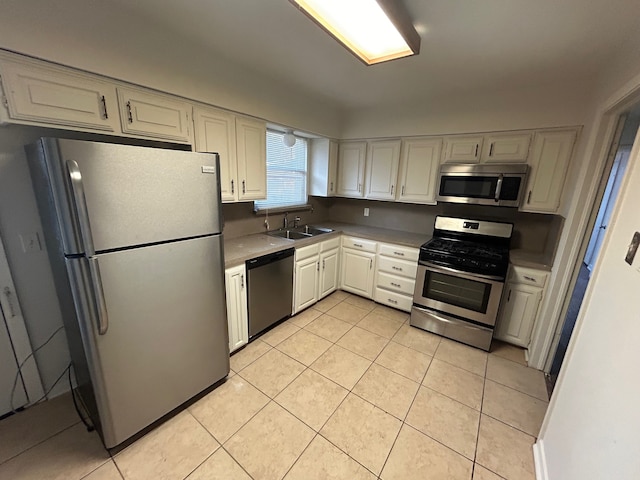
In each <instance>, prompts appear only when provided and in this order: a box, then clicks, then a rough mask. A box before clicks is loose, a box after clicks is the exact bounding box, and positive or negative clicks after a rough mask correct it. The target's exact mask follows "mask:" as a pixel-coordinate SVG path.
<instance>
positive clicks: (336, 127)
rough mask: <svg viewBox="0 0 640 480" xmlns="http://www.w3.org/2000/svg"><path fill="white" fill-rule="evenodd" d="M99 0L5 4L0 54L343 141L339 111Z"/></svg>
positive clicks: (11, 1) (20, 0) (34, 0)
mask: <svg viewBox="0 0 640 480" xmlns="http://www.w3.org/2000/svg"><path fill="white" fill-rule="evenodd" d="M119 7H120V6H117V7H116V6H114V5H113V4H112V3H110V2H105V1H100V0H65V1H64V2H51V1H49V0H29V1H23V0H3V2H2V14H1V15H0V48H5V49H9V50H13V51H16V52H18V53H24V54H28V55H32V56H36V57H39V58H43V59H45V60H50V61H54V62H58V63H61V64H63V65H68V66H72V67H76V68H80V69H84V70H87V71H90V72H94V73H99V74H102V75H106V76H110V77H113V78H117V79H121V80H125V81H128V82H132V83H136V84H139V85H143V86H147V87H151V88H156V89H158V90H161V91H165V92H170V93H174V94H177V95H182V96H185V97H187V98H191V99H195V100H200V101H203V102H206V103H210V104H212V105H217V106H220V107H224V108H228V109H230V110H234V111H237V112H242V113H246V114H249V115H253V116H256V117H260V118H264V119H265V120H268V121H271V122H274V123H279V124H282V125H285V126H291V127H295V128H297V129H300V130H304V131H308V132H312V133H318V134H322V135H326V136H329V137H338V136H339V133H340V122H341V111H340V109H339V108H338V106H336V105H335V103H332V102H330V101H328V99H326V98H320V97H317V96H316V97H314V96H311V95H309V94H307V93H305V92H301V91H300V90H299V89H296V88H295V87H293V86H291V85H287V84H284V83H283V82H282V81H275V80H273V79H271V78H268V77H265V75H263V74H261V73H260V72H256V71H252V70H248V69H246V68H243V67H240V66H238V65H236V64H234V63H233V62H232V61H231V60H226V59H222V58H221V57H219V56H212V55H211V53H210V52H208V51H206V50H205V49H204V48H202V46H200V45H198V44H196V43H194V42H193V41H191V40H189V39H186V38H184V37H180V36H176V34H175V33H174V32H172V31H171V30H170V29H168V28H167V26H163V25H158V24H156V23H154V22H153V20H151V19H144V20H141V19H140V17H139V14H136V13H133V12H128V11H126V10H124V9H122V8H119Z"/></svg>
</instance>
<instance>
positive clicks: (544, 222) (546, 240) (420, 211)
mask: <svg viewBox="0 0 640 480" xmlns="http://www.w3.org/2000/svg"><path fill="white" fill-rule="evenodd" d="M309 204H311V205H312V206H313V210H311V211H310V210H306V211H304V210H303V211H293V212H290V213H289V220H290V221H292V220H293V218H294V217H295V216H296V215H298V216H300V217H301V224H305V223H308V224H318V223H321V222H323V221H332V222H345V223H354V224H357V225H366V226H370V227H381V228H389V229H392V230H401V231H406V232H411V233H423V234H426V235H432V234H433V224H434V221H435V217H436V215H449V216H454V217H469V218H472V219H483V220H494V221H500V222H512V223H513V224H514V232H513V238H512V240H511V248H513V249H522V250H525V251H527V252H531V253H550V254H551V258H553V252H555V249H556V247H557V242H558V239H559V237H560V232H561V230H562V225H563V223H564V218H562V217H561V216H559V215H545V214H537V213H524V212H519V211H518V210H516V209H515V208H508V207H487V206H479V205H461V204H446V203H440V204H437V205H416V204H412V203H397V202H380V201H375V200H358V199H351V198H337V197H334V198H323V197H309ZM364 208H368V209H369V216H368V217H365V216H364V215H363V212H364ZM222 212H223V215H224V220H225V227H224V234H225V237H226V238H227V239H229V238H236V237H240V236H243V235H250V234H253V233H261V232H264V231H266V228H265V226H264V221H265V218H268V221H269V230H276V229H278V228H280V227H282V219H283V218H284V214H283V213H278V214H274V215H269V216H268V217H267V216H265V215H256V214H255V213H254V212H253V202H245V203H229V204H223V205H222Z"/></svg>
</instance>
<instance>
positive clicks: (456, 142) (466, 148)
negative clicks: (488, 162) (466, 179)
mask: <svg viewBox="0 0 640 480" xmlns="http://www.w3.org/2000/svg"><path fill="white" fill-rule="evenodd" d="M482 139H483V137H482V135H474V136H467V135H465V136H451V137H445V139H444V153H443V156H442V163H478V162H479V161H480V149H481V148H482Z"/></svg>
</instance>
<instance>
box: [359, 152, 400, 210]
mask: <svg viewBox="0 0 640 480" xmlns="http://www.w3.org/2000/svg"><path fill="white" fill-rule="evenodd" d="M399 163H400V140H381V141H376V142H369V144H368V146H367V161H366V170H367V177H366V178H367V182H366V183H367V193H366V198H371V199H373V200H393V199H394V198H395V188H396V181H397V179H398V164H399Z"/></svg>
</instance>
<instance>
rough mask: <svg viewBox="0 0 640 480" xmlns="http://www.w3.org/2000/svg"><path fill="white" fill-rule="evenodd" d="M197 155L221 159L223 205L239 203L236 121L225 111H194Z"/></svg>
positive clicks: (200, 109) (202, 109) (199, 109)
mask: <svg viewBox="0 0 640 480" xmlns="http://www.w3.org/2000/svg"><path fill="white" fill-rule="evenodd" d="M194 120H195V130H196V132H195V134H196V152H216V153H218V154H219V155H220V193H221V196H222V201H223V202H233V201H236V200H238V179H237V168H236V123H235V117H234V116H233V115H232V114H230V113H227V112H223V111H222V110H214V109H204V108H197V109H195V111H194Z"/></svg>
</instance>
